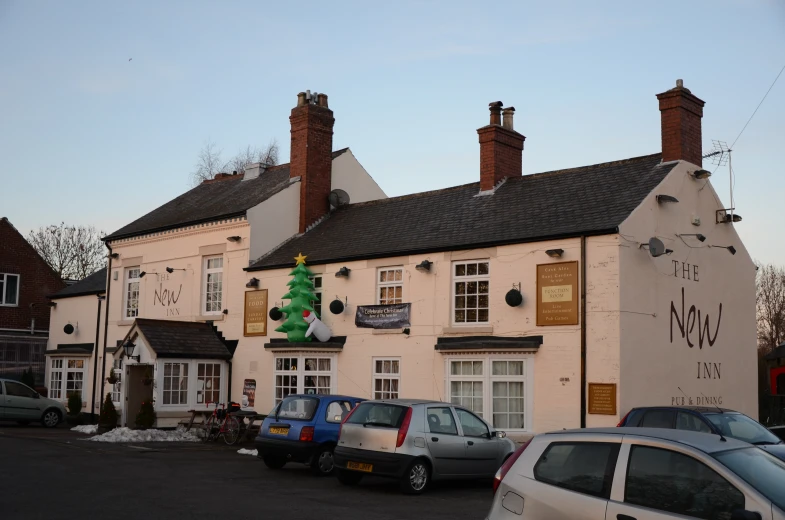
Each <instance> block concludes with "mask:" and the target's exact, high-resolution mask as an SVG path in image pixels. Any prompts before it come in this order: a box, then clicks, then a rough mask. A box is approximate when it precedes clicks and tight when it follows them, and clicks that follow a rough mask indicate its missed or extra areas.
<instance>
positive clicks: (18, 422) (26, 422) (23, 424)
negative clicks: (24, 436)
mask: <svg viewBox="0 0 785 520" xmlns="http://www.w3.org/2000/svg"><path fill="white" fill-rule="evenodd" d="M16 424H18V425H19V426H27V425H28V424H30V421H16Z"/></svg>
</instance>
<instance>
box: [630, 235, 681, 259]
mask: <svg viewBox="0 0 785 520" xmlns="http://www.w3.org/2000/svg"><path fill="white" fill-rule="evenodd" d="M638 247H641V248H646V249H648V250H649V254H650V255H651V256H653V257H654V258H657V257H658V256H662V255H669V254H671V253H673V249H668V248H666V247H665V244H663V243H662V240H660V239H659V238H657V237H651V238H650V239H649V243H648V244H641V245H640V246H638Z"/></svg>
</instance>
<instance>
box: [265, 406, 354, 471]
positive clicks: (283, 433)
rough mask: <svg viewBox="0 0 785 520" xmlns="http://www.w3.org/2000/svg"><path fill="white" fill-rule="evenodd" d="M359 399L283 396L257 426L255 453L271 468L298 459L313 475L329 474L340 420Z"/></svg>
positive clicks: (331, 468)
mask: <svg viewBox="0 0 785 520" xmlns="http://www.w3.org/2000/svg"><path fill="white" fill-rule="evenodd" d="M362 401H364V399H361V398H359V397H349V396H345V395H299V394H298V395H290V396H288V397H286V398H285V399H284V400H283V401H281V402H280V403H279V404H278V405H277V406H276V407H275V408H273V411H272V412H270V415H268V416H267V418H266V419H265V420H264V422H263V423H262V427H261V428H260V429H259V435H258V436H257V437H256V449H257V453H258V455H257V456H258V457H259V458H260V459H262V460H263V461H264V463H265V465H266V466H267V467H268V468H270V469H281V468H282V467H284V465H286V463H287V462H301V463H304V464H308V465H309V466H310V467H311V470H312V471H313V472H314V474H316V475H329V474H331V473H332V472H333V467H334V463H333V449H334V448H335V445H336V444H337V443H338V434H339V432H340V429H341V422H342V421H343V419H344V417H346V416H347V415H348V414H349V412H351V411H352V409H353V408H354V407H355V406H357V404H358V403H360V402H362Z"/></svg>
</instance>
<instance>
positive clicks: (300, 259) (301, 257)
mask: <svg viewBox="0 0 785 520" xmlns="http://www.w3.org/2000/svg"><path fill="white" fill-rule="evenodd" d="M306 258H308V257H307V256H304V255H303V254H302V253H299V254H298V255H297V256H295V257H294V259H295V260H296V261H297V263H296V264H294V265H295V266H297V265H300V264H304V263H305V259H306Z"/></svg>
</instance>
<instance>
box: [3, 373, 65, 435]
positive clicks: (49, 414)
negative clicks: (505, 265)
mask: <svg viewBox="0 0 785 520" xmlns="http://www.w3.org/2000/svg"><path fill="white" fill-rule="evenodd" d="M63 419H65V406H64V405H63V403H61V402H59V401H55V400H53V399H48V398H46V397H42V396H41V395H39V393H38V392H36V391H35V390H33V389H32V388H30V387H29V386H27V385H23V384H22V383H20V382H18V381H13V380H11V379H0V420H3V421H16V422H18V423H19V424H27V423H31V422H40V423H41V424H43V425H44V426H46V427H47V428H54V427H55V426H57V425H58V424H59V423H61V422H62V421H63Z"/></svg>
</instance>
